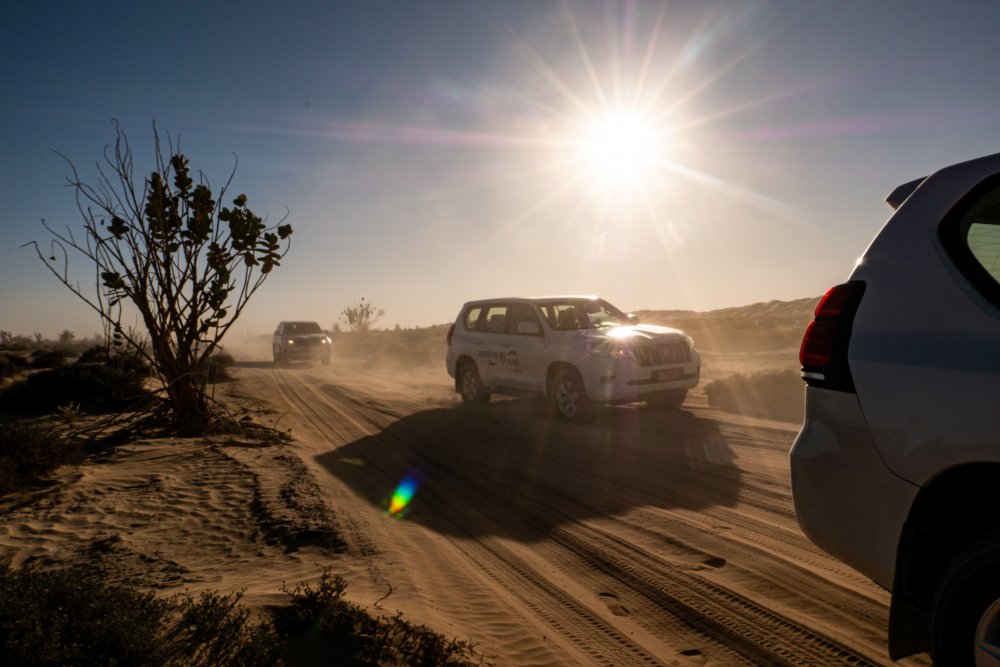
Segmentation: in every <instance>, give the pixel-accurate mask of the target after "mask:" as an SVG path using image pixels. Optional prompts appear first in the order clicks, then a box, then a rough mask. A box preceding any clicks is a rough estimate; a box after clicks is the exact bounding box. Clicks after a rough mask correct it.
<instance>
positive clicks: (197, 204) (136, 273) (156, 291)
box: [29, 122, 292, 434]
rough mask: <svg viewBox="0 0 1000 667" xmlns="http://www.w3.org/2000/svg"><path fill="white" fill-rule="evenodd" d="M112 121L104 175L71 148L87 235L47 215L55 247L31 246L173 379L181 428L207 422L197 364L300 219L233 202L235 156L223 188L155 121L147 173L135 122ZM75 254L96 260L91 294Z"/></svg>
mask: <svg viewBox="0 0 1000 667" xmlns="http://www.w3.org/2000/svg"><path fill="white" fill-rule="evenodd" d="M114 129H115V142H114V145H113V146H108V147H107V148H106V149H105V151H104V156H103V157H104V160H103V162H98V164H97V171H98V177H97V180H96V183H95V184H93V185H91V184H88V183H85V182H84V181H83V180H82V179H81V177H80V175H79V173H78V172H77V170H76V167H75V166H74V165H73V163H72V162H71V161H70V160H69V159H68V158H66V157H65V156H62V157H63V158H64V159H65V160H66V162H67V164H68V165H69V170H70V174H69V176H68V177H67V184H68V185H69V187H71V188H73V189H74V191H75V194H76V202H77V208H78V210H79V212H80V215H81V216H82V218H83V235H82V238H78V237H77V235H75V234H74V233H73V230H72V229H70V228H69V227H68V226H67V228H66V230H65V231H58V230H56V229H55V228H53V227H52V226H51V225H50V224H48V223H47V222H46V221H44V220H43V221H42V225H43V227H44V228H45V230H46V231H47V232H48V233H49V234H50V236H51V238H50V240H49V245H48V252H47V253H43V252H42V248H41V247H40V246H39V244H38V243H37V242H32V243H30V244H29V245H32V246H33V247H34V249H35V252H36V253H37V254H38V257H39V258H40V259H41V260H42V261H43V262H44V263H45V265H46V267H47V268H48V269H49V271H50V272H51V273H52V274H53V275H54V276H55V277H56V278H57V279H58V280H59V281H60V282H61V283H62V284H63V285H65V286H66V287H67V288H68V289H69V290H70V291H71V292H73V293H74V294H76V296H78V297H79V298H80V299H81V300H83V301H84V302H85V303H86V304H88V305H89V306H90V307H91V308H92V309H93V310H94V311H95V312H97V313H98V314H99V315H100V317H101V320H102V323H103V324H104V326H105V333H106V335H107V337H108V339H109V340H110V341H111V344H112V345H113V346H114V347H116V348H119V349H121V348H124V347H128V348H131V349H134V350H138V351H139V353H140V354H141V355H142V356H144V357H145V358H146V359H147V361H148V362H149V364H150V365H151V366H152V368H153V369H154V371H155V373H156V374H157V375H158V376H159V378H160V380H161V381H162V382H163V386H164V391H165V393H166V396H167V399H168V400H167V405H168V409H169V411H170V414H171V416H172V419H173V422H174V425H175V426H176V428H177V430H178V431H179V432H181V433H186V434H194V433H201V432H204V430H205V429H206V428H208V426H209V425H210V422H211V413H210V409H209V403H208V400H207V398H206V393H205V383H204V374H203V373H199V372H198V371H199V369H200V368H201V366H202V364H203V363H205V361H206V360H207V359H208V357H209V356H210V355H211V354H212V353H213V352H215V351H216V350H217V348H218V347H219V343H220V341H221V340H222V337H223V336H224V335H225V334H226V332H227V331H228V330H229V328H230V327H231V326H232V325H233V323H234V322H235V321H236V319H237V318H238V317H239V316H240V314H241V313H242V312H243V309H244V308H245V307H246V305H247V303H248V302H249V300H250V297H251V296H253V294H254V293H255V292H256V291H257V290H258V289H259V288H260V286H261V285H262V284H263V283H264V281H265V280H266V278H267V276H268V275H269V274H270V273H271V271H272V270H273V269H274V268H275V267H277V266H278V265H279V264H280V261H281V259H282V258H283V257H284V256H285V254H286V253H287V252H288V249H289V247H290V246H289V243H290V239H289V236H290V235H291V233H292V228H291V225H288V224H285V219H286V218H287V213H286V215H285V217H283V218H282V219H281V220H280V221H279V222H278V223H277V224H274V225H268V224H267V223H266V222H265V221H264V220H263V219H262V218H260V217H259V216H257V215H256V214H255V213H254V212H253V211H252V210H251V209H250V208H249V207H248V206H247V197H246V195H244V194H240V195H239V196H237V197H235V198H233V199H232V200H231V202H230V203H229V204H228V205H226V204H225V199H226V196H227V191H228V190H229V187H230V185H231V183H232V179H233V176H234V175H235V173H236V165H235V164H234V166H233V170H232V172H230V174H229V177H228V179H227V180H226V182H225V183H224V184H223V185H222V187H221V188H219V189H218V191H217V193H215V194H213V192H212V189H211V186H210V184H209V182H208V179H207V178H206V177H205V176H204V174H202V173H201V172H197V173H193V172H192V170H191V167H190V166H189V164H188V159H187V157H185V156H184V154H183V153H181V152H180V150H179V146H176V147H175V146H174V144H173V141H172V140H171V139H170V137H169V136H168V137H167V144H166V146H164V145H163V142H162V141H161V138H160V134H159V132H158V131H157V130H156V127H155V125H154V127H153V136H154V163H155V164H154V169H153V171H152V172H151V173H150V175H149V176H148V177H147V178H145V179H143V180H142V181H137V179H136V177H135V173H134V170H135V163H134V158H133V154H132V150H131V147H130V146H129V143H128V139H127V137H126V135H125V132H124V131H123V130H122V129H121V127H120V126H119V125H118V123H117V122H115V123H114ZM164 149H166V150H164ZM60 155H61V154H60ZM71 255H78V256H82V257H83V258H85V259H86V260H87V262H88V263H91V264H93V268H94V272H95V275H94V280H95V287H96V289H95V290H94V293H93V294H91V293H87V292H84V290H83V289H82V288H81V287H80V285H79V283H78V282H75V281H73V280H72V279H71V276H70V256H71ZM126 308H128V309H129V311H128V312H129V313H131V311H132V310H134V312H135V313H136V314H138V316H139V318H140V319H141V321H142V324H143V327H144V328H145V333H146V334H147V335H148V342H149V345H148V347H147V346H146V345H145V340H142V339H141V338H140V336H141V334H140V333H137V332H136V330H135V329H134V328H127V327H123V326H122V318H123V316H124V315H126V314H127V313H126V310H125V309H126Z"/></svg>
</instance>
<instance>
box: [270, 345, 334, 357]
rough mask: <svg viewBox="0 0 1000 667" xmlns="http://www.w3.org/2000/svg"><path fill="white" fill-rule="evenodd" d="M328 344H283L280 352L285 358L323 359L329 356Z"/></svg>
mask: <svg viewBox="0 0 1000 667" xmlns="http://www.w3.org/2000/svg"><path fill="white" fill-rule="evenodd" d="M330 347H331V346H330V345H329V344H326V345H322V344H309V345H299V344H296V345H285V346H284V347H282V353H283V354H284V356H285V358H287V359H291V360H295V359H325V358H326V357H329V356H330Z"/></svg>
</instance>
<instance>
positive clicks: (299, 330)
mask: <svg viewBox="0 0 1000 667" xmlns="http://www.w3.org/2000/svg"><path fill="white" fill-rule="evenodd" d="M318 333H323V330H322V329H320V328H319V325H318V324H316V323H315V322H289V323H288V324H286V325H285V335H286V336H303V335H305V334H318Z"/></svg>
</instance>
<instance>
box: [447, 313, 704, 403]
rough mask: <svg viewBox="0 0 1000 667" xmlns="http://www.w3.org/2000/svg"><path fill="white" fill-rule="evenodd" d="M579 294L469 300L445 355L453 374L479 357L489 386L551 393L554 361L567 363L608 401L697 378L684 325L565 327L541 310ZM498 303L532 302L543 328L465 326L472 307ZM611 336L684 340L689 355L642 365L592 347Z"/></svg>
mask: <svg viewBox="0 0 1000 667" xmlns="http://www.w3.org/2000/svg"><path fill="white" fill-rule="evenodd" d="M576 298H585V297H539V298H528V297H515V298H507V299H484V300H480V301H470V302H468V303H466V304H465V305H463V307H462V309H461V311H460V312H459V316H458V318H457V319H456V321H455V329H454V338H453V340H452V344H451V345H449V347H448V352H447V356H446V359H445V362H446V366H447V370H448V374H449V375H451V376H452V377H455V372H456V364H457V360H458V359H459V358H460V357H462V356H465V357H469V358H471V359H473V360H474V361H475V362H476V365H477V367H478V370H479V374H480V377H481V378H482V381H483V384H484V385H486V386H487V387H492V388H499V389H500V390H502V389H504V388H509V389H515V390H528V391H534V392H538V393H541V394H546V392H547V391H548V386H547V382H546V380H547V375H548V371H549V369H550V367H551V366H552V364H554V363H566V364H570V365H572V366H573V367H575V368H576V369H577V370H578V371H579V372H580V376H581V377H582V379H583V381H584V385H585V386H586V391H587V396H588V398H590V399H591V400H594V401H597V402H603V403H622V402H629V401H638V400H642V399H643V398H644V397H647V396H650V395H653V394H656V393H660V392H664V391H669V390H675V389H689V388H691V387H694V386H696V385H697V384H698V380H699V377H700V369H701V355H700V354H699V353H698V351H697V350H696V349H694V347H693V345H691V344H690V339H689V338H688V337H687V335H686V334H685V333H684V332H683V331H680V330H678V329H671V328H668V327H661V326H654V325H644V324H635V325H626V326H616V327H606V328H601V329H582V330H570V331H560V330H555V329H553V328H552V327H551V326H549V323H548V321H547V320H546V318H545V317H544V316H543V315H542V314H541V313H540V312H539V311H538V304H539V303H544V302H548V301H553V300H559V299H576ZM499 303H527V304H529V305H531V306H532V308H533V310H534V312H535V314H536V315H537V316H538V319H539V321H540V324H541V327H542V331H541V334H540V335H537V336H533V335H515V334H510V333H502V334H497V333H486V332H482V331H466V330H465V329H464V323H463V315H464V313H465V312H466V311H467V309H468V308H470V307H475V306H478V305H484V304H499ZM609 340H615V341H620V342H623V343H632V344H636V345H643V344H648V345H655V344H657V343H658V342H664V343H680V342H682V341H683V342H684V344H685V345H686V346H688V348H689V350H690V359H688V360H687V361H684V362H683V363H671V364H660V365H656V366H641V365H639V364H636V363H635V362H633V361H632V360H630V359H610V358H606V357H600V356H597V355H594V354H591V353H590V352H588V351H587V343H588V341H589V342H592V343H599V342H602V341H609ZM654 374H663V375H664V376H665V375H667V374H671V375H672V377H671V378H670V379H661V380H656V379H655V378H654Z"/></svg>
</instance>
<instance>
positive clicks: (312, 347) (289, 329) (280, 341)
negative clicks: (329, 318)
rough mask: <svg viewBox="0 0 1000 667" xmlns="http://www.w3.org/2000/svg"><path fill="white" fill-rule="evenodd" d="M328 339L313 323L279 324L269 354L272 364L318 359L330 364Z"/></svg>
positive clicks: (329, 343) (324, 363)
mask: <svg viewBox="0 0 1000 667" xmlns="http://www.w3.org/2000/svg"><path fill="white" fill-rule="evenodd" d="M331 347H332V346H331V341H330V337H329V336H327V335H326V334H325V333H324V332H323V330H322V329H321V328H320V326H319V325H318V324H317V323H315V322H280V323H278V328H277V329H275V330H274V341H273V342H272V343H271V352H272V354H273V355H274V363H276V364H287V363H288V362H290V361H299V360H303V359H305V360H310V359H318V360H319V361H321V362H322V363H323V365H327V364H329V363H330V349H331Z"/></svg>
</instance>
